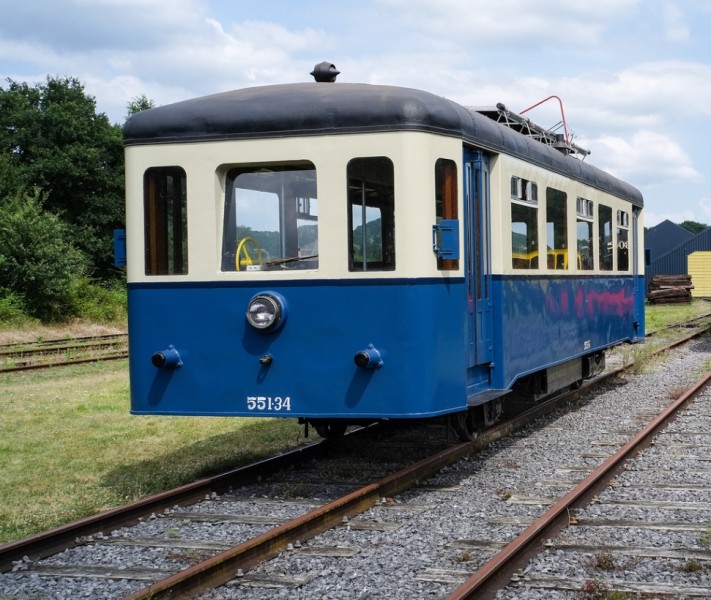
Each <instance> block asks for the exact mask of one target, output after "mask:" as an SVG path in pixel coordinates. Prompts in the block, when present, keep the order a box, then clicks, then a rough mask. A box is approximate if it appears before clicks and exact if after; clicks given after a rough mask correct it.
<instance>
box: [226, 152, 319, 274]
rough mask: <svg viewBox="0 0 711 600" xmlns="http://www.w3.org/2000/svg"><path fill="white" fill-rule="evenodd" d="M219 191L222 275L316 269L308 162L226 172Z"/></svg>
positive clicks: (313, 181) (312, 176)
mask: <svg viewBox="0 0 711 600" xmlns="http://www.w3.org/2000/svg"><path fill="white" fill-rule="evenodd" d="M225 190H226V191H225V213H224V224H223V233H222V270H223V271H267V270H279V271H281V270H284V269H316V268H317V267H318V200H317V195H316V169H315V168H314V165H313V164H312V163H310V162H307V161H303V162H297V163H291V164H286V165H285V164H279V165H274V164H269V163H265V164H260V165H252V166H249V167H240V168H236V169H232V170H231V171H229V172H228V173H227V185H226V186H225Z"/></svg>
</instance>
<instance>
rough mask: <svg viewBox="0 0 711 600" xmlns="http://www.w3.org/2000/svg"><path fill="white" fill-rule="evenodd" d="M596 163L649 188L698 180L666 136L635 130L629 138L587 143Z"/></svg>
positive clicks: (687, 159)
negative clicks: (591, 149) (593, 148)
mask: <svg viewBox="0 0 711 600" xmlns="http://www.w3.org/2000/svg"><path fill="white" fill-rule="evenodd" d="M590 146H591V147H595V148H597V150H595V152H594V155H595V156H596V157H597V158H596V164H597V165H598V166H600V167H601V168H603V169H605V170H606V171H608V172H609V173H612V174H613V175H615V176H616V177H619V178H620V179H624V180H628V181H636V182H638V185H640V186H653V185H658V184H660V183H662V182H667V181H687V182H700V181H702V179H703V178H702V176H701V174H700V173H699V172H698V171H697V170H696V169H695V168H694V166H693V163H692V160H691V158H690V157H689V156H688V154H687V153H686V152H685V151H684V149H683V148H682V147H681V146H680V145H679V144H677V143H676V142H675V141H674V140H672V139H671V138H669V137H668V136H666V135H663V134H660V133H657V132H655V131H639V132H637V133H635V134H634V135H633V136H632V137H631V138H621V137H615V136H611V135H604V136H602V137H600V138H597V139H594V140H591V143H590Z"/></svg>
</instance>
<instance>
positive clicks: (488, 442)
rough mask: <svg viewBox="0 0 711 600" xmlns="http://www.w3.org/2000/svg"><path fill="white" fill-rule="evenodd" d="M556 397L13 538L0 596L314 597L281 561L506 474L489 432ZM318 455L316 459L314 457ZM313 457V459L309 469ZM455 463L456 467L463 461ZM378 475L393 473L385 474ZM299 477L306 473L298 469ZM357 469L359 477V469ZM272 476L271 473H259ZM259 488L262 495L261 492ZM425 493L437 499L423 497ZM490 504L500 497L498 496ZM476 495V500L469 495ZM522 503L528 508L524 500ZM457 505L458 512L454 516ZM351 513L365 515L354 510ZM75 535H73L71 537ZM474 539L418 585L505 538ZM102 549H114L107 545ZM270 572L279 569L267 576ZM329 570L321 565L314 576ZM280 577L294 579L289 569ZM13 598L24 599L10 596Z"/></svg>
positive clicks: (306, 581) (344, 549)
mask: <svg viewBox="0 0 711 600" xmlns="http://www.w3.org/2000/svg"><path fill="white" fill-rule="evenodd" d="M613 376H614V375H613ZM601 383H602V380H598V381H597V382H596V384H597V385H601ZM565 402H570V398H568V399H559V400H558V401H557V404H556V403H553V402H551V403H546V404H543V405H540V406H537V407H536V408H535V409H532V411H530V412H529V413H528V414H525V415H521V416H519V417H517V418H516V419H514V420H511V421H509V422H507V423H505V424H502V425H500V426H499V427H497V428H495V429H493V430H491V431H489V432H487V433H486V434H484V435H483V436H481V438H479V439H477V440H475V442H473V443H472V444H456V445H448V446H447V447H446V448H443V449H439V451H438V452H437V453H434V450H435V448H434V446H436V445H437V444H432V443H431V439H434V438H438V439H439V440H440V441H441V440H443V439H444V438H445V436H444V432H443V431H442V429H441V426H439V430H437V426H435V430H434V432H436V433H431V434H429V435H426V436H425V438H424V439H423V438H421V437H419V438H417V439H414V440H409V441H408V436H410V435H412V433H411V432H407V431H406V432H405V433H404V434H403V435H404V438H403V437H402V436H401V437H400V438H399V439H396V440H394V441H393V442H389V443H390V446H389V448H388V446H387V445H386V444H385V442H384V441H382V440H379V439H378V438H377V436H376V437H375V438H371V440H370V441H369V442H368V443H367V444H365V445H364V446H365V447H366V448H368V449H369V452H370V454H368V455H367V456H368V458H367V460H365V461H364V460H363V459H362V458H359V459H354V458H353V457H350V458H349V457H347V456H343V455H341V454H338V455H336V456H334V457H332V458H333V459H334V460H331V461H330V462H324V459H323V453H324V452H331V453H333V452H334V450H333V448H332V447H329V446H328V445H326V444H319V445H316V446H314V449H308V450H304V451H301V452H303V454H302V455H301V456H300V457H299V459H298V465H301V466H293V465H292V466H290V467H287V468H286V470H281V471H280V473H281V474H280V475H278V476H275V475H271V476H270V475H269V473H270V472H271V471H272V468H273V469H283V468H284V467H283V463H282V465H281V466H277V465H273V466H270V465H267V464H266V463H262V464H261V465H258V466H257V467H255V468H254V469H253V470H252V471H251V472H250V471H240V472H233V473H231V474H226V475H224V476H221V477H220V478H216V479H215V480H213V481H207V480H206V481H205V482H199V483H198V484H192V485H191V486H185V488H184V489H182V491H181V492H180V495H179V496H176V497H173V496H171V494H169V493H166V494H162V495H159V496H160V497H154V498H152V499H147V500H144V501H143V503H142V506H139V507H133V508H131V507H127V508H126V509H118V510H116V511H110V512H111V514H107V515H106V517H107V518H108V520H105V519H104V518H103V517H101V516H100V517H96V518H94V519H88V520H85V522H80V523H79V524H77V525H78V526H76V527H75V526H67V527H66V528H61V531H58V532H55V533H52V532H50V533H48V534H44V535H43V536H35V538H36V539H34V540H33V539H30V540H25V541H23V542H18V543H17V544H10V545H8V546H5V547H2V548H0V568H2V570H8V569H10V570H11V571H12V572H11V573H8V574H7V575H5V576H0V596H1V595H2V590H3V589H4V588H3V587H2V586H3V585H4V582H3V579H7V578H15V579H16V580H17V581H18V582H20V581H22V580H23V579H25V578H34V579H35V580H38V579H39V580H42V578H48V579H51V580H55V579H57V578H63V579H64V580H70V581H71V582H74V583H76V586H78V587H77V589H74V588H73V587H72V585H69V584H68V585H69V587H68V589H69V590H70V591H69V592H67V593H70V594H71V595H72V596H76V597H81V590H80V587H81V586H82V585H84V584H85V582H86V581H87V580H91V581H95V582H99V583H98V585H99V586H100V587H99V589H101V590H102V594H101V595H102V597H111V598H113V597H116V598H120V597H122V596H124V595H125V596H127V597H130V598H136V599H137V598H158V597H168V596H169V597H171V598H176V597H191V596H193V595H195V594H196V593H199V591H200V590H205V589H210V588H212V587H214V586H215V585H220V584H228V588H227V589H228V590H229V593H230V594H233V595H234V597H247V596H249V597H252V596H255V594H257V595H256V596H255V597H265V598H267V597H272V596H271V595H270V594H271V592H264V593H265V595H263V596H259V595H258V591H259V590H264V589H265V588H264V587H263V586H272V588H274V587H276V588H277V589H282V590H288V593H289V595H290V597H293V596H294V594H295V593H296V591H295V590H298V591H299V594H300V595H302V596H303V597H309V595H310V597H313V595H314V593H316V594H318V593H319V592H314V591H313V590H312V589H310V586H311V585H312V584H313V579H314V576H313V574H312V573H313V568H309V567H303V566H302V567H301V569H300V570H301V571H302V573H301V574H299V569H293V568H287V567H285V566H284V564H285V563H288V562H293V561H297V562H298V561H302V564H306V562H305V561H307V560H312V561H317V562H318V561H319V560H320V561H326V562H329V561H331V562H333V561H342V560H355V559H354V558H353V557H354V555H357V554H358V553H359V552H360V549H359V548H358V547H357V545H356V547H354V546H353V544H349V543H346V542H347V540H346V541H344V537H345V538H350V537H352V536H353V535H363V536H366V537H368V536H373V535H375V536H381V538H382V540H383V541H382V543H383V545H386V542H385V541H384V540H385V539H386V538H387V536H388V535H389V534H390V532H392V531H395V530H397V529H401V528H402V527H403V523H407V522H416V521H421V520H422V519H423V518H425V519H427V515H428V513H434V512H436V511H437V510H439V509H441V508H442V505H443V504H444V505H447V504H452V503H456V502H464V501H463V500H456V499H455V498H456V495H457V494H458V491H459V490H460V489H461V488H462V483H461V477H459V476H460V475H461V474H462V473H461V471H463V470H466V469H467V468H469V467H471V466H472V465H475V466H477V468H481V465H482V464H483V463H482V462H481V461H483V462H484V463H486V462H487V461H488V462H489V463H492V462H493V463H494V464H499V465H500V466H502V467H503V469H504V470H506V469H511V470H513V469H512V467H513V463H514V462H515V459H502V458H500V457H499V458H496V457H494V458H492V456H491V455H487V452H493V453H495V454H496V453H497V452H498V450H497V449H496V448H495V447H496V444H497V443H501V442H497V441H496V440H505V439H507V436H510V435H511V433H512V432H513V431H517V430H519V429H520V428H521V427H523V426H525V424H526V423H530V421H531V419H533V418H541V417H542V415H545V414H546V413H548V412H550V411H553V410H556V408H557V407H559V406H560V404H561V403H565ZM369 434H372V432H362V433H360V434H359V435H369ZM428 440H429V441H428ZM349 443H350V442H349ZM492 444H493V447H494V450H485V451H484V452H483V454H481V455H478V456H481V457H482V458H481V459H477V460H472V459H471V458H467V457H469V456H470V455H471V454H472V453H475V452H477V451H481V450H482V449H484V448H492ZM347 445H348V444H347ZM415 450H417V451H419V452H422V451H427V452H428V453H430V454H431V456H430V455H428V456H426V457H424V458H421V460H419V461H415V463H414V464H409V465H408V466H406V467H404V468H401V469H400V470H399V471H398V470H397V469H398V467H399V466H400V467H401V466H402V465H400V464H398V460H401V457H402V456H403V455H411V456H412V457H413V458H416V457H415V456H414V452H415ZM309 453H313V454H309ZM319 456H320V457H321V458H317V457H319ZM398 457H399V458H398ZM376 458H377V460H376ZM396 458H397V459H398V460H396ZM462 459H463V463H462ZM315 460H316V461H317V462H316V463H314V461H315ZM457 461H459V462H457ZM496 461H503V462H498V463H497V462H496ZM507 461H510V462H507ZM314 464H316V465H317V467H313V465H314ZM363 464H377V465H378V469H380V471H379V472H375V473H373V472H372V471H365V470H363V469H362V468H361V467H362V465H363ZM462 464H463V465H464V466H461V465H462ZM457 465H459V466H457ZM314 468H315V469H316V473H315V477H311V476H312V475H314V473H312V472H311V471H312V470H314ZM448 470H453V472H454V474H455V475H457V477H455V480H454V481H450V480H449V477H448V473H447V472H448ZM387 471H395V473H394V474H390V475H385V474H384V473H385V472H387ZM336 472H340V473H342V474H343V473H345V475H346V477H341V478H340V479H338V478H336V477H335V476H334V473H336ZM437 472H440V475H437V476H434V474H435V473H437ZM442 473H444V475H442ZM307 474H308V475H309V476H310V477H309V478H307V477H306V475H307ZM358 474H360V477H357V475H358ZM431 476H434V479H432V480H430V481H428V482H427V484H426V485H418V482H423V481H425V480H426V479H427V478H428V477H431ZM259 477H261V479H262V482H257V483H254V484H252V485H254V486H255V487H239V488H238V487H237V486H238V485H242V484H244V483H249V482H250V481H254V480H256V479H258V478H259ZM269 477H271V479H269V480H267V478H269ZM359 480H362V481H365V482H366V483H367V485H365V486H362V487H358V484H359V483H362V481H359ZM457 480H459V483H458V482H457ZM369 482H372V483H369ZM230 488H233V491H232V493H231V494H227V495H224V492H225V490H229V489H230ZM219 494H222V495H219ZM497 494H498V495H499V496H503V495H506V494H508V492H507V491H506V492H503V491H502V492H498V491H497ZM264 496H266V497H267V499H265V498H263V497H264ZM205 497H207V499H205V500H203V501H202V502H201V503H198V504H192V506H191V507H189V508H176V506H178V505H182V504H191V503H194V502H195V501H196V500H197V499H198V498H199V499H204V498H205ZM430 497H432V498H434V500H432V501H429V500H426V499H425V498H430ZM412 498H416V500H413V499H412ZM512 498H514V499H516V498H517V496H516V494H514V493H512V494H511V496H509V497H508V498H507V499H506V505H512V506H513V505H515V504H514V503H513V502H509V501H510V500H511V499H512ZM328 500H331V501H330V502H329V501H328ZM498 501H499V503H500V502H501V497H499V498H498ZM476 502H479V501H478V500H475V503H476ZM479 503H480V502H479ZM521 505H523V506H526V504H525V503H522V504H521ZM474 506H476V504H475V505H474ZM455 512H456V511H455ZM461 512H462V511H459V513H460V514H461ZM465 513H466V518H467V519H468V520H469V519H471V516H472V513H473V514H474V515H475V518H476V519H479V520H481V519H482V515H480V514H479V513H477V512H476V509H472V507H471V506H470V507H469V508H468V509H467V510H466V511H465ZM358 514H361V515H362V516H360V517H358V516H357V515H358ZM295 515H298V516H297V517H296V519H292V517H294V516H295ZM139 518H142V519H143V520H142V521H141V522H140V524H139V525H138V527H137V528H133V529H132V530H126V529H123V528H122V527H123V526H124V525H125V524H127V523H130V522H135V521H136V520H137V519H139ZM492 526H493V527H494V528H495V529H499V528H501V527H505V528H508V529H511V530H518V529H521V528H522V527H523V525H522V522H518V524H514V525H511V524H510V523H509V524H506V523H504V524H503V525H502V524H501V523H499V524H496V523H494V524H493V525H492ZM523 528H524V529H525V527H523ZM216 529H217V530H221V531H222V532H223V533H224V532H225V531H228V532H229V533H230V537H229V541H226V540H224V539H223V540H214V539H208V538H209V537H210V536H208V535H207V533H205V532H206V531H212V532H213V533H214V531H215V530H216ZM194 530H197V532H198V533H197V538H198V539H197V540H195V539H187V540H186V539H185V538H186V537H191V538H192V536H186V532H188V531H190V532H192V531H194ZM326 530H330V531H329V532H328V533H327V534H323V535H320V536H319V537H318V538H317V541H315V542H314V543H309V542H307V540H308V539H310V538H311V537H313V536H315V535H317V534H318V533H319V532H321V531H326ZM329 536H330V537H333V538H335V541H332V543H329V539H328V538H329ZM510 537H511V536H510ZM76 539H78V540H79V543H78V544H77V543H76V542H75V540H76ZM235 540H242V543H240V544H238V545H237V546H231V545H229V544H233V543H234V542H235ZM472 542H473V540H472V539H471V538H461V539H454V540H450V541H449V542H448V543H447V545H446V546H445V547H446V548H447V551H446V552H448V553H449V554H450V556H452V555H456V556H458V557H459V558H460V559H461V560H459V561H458V562H461V563H462V564H464V565H466V567H467V569H462V568H451V567H452V565H451V564H450V565H449V567H450V568H439V569H438V568H434V567H432V568H429V570H428V568H422V569H420V570H419V571H418V572H417V574H416V576H415V578H414V580H413V581H415V583H414V584H413V585H415V586H416V589H417V590H418V591H420V592H423V591H427V592H428V593H433V594H435V595H439V596H440V597H442V596H443V595H446V594H447V593H449V592H451V591H452V590H454V589H455V588H456V587H457V585H458V584H459V583H461V582H462V581H464V580H465V579H466V576H467V575H468V574H469V572H470V571H471V570H476V569H473V568H472V569H470V568H469V567H470V566H472V567H473V566H474V565H470V564H469V563H470V557H471V556H472V555H474V554H476V555H477V556H479V555H480V556H482V557H484V556H487V555H489V554H492V553H495V552H496V550H497V549H500V548H501V546H502V545H504V544H505V541H502V540H501V539H494V538H493V537H492V539H488V540H478V543H479V545H478V546H477V545H472ZM537 543H538V542H534V543H533V544H534V545H535V544H537ZM70 546H73V548H71V549H67V550H65V551H64V552H61V553H60V554H54V555H53V553H55V552H57V551H59V550H60V549H61V548H68V547H70ZM108 548H111V550H110V551H109V550H107V549H108ZM117 548H118V549H119V554H120V555H121V557H120V558H118V559H117V560H118V561H119V562H118V564H119V565H120V566H117V563H115V562H111V561H109V560H108V559H107V558H104V559H103V560H104V563H106V562H107V561H108V564H102V559H101V557H102V556H105V555H106V554H111V555H115V554H114V553H115V552H116V549H117ZM487 548H488V549H487ZM51 555H53V556H51ZM155 555H160V556H161V557H166V556H169V557H170V559H171V560H169V561H167V563H165V567H161V568H158V567H155V568H153V569H146V568H145V567H144V566H141V565H145V564H146V563H148V564H153V563H155V562H158V561H156V560H155ZM97 556H98V557H99V561H98V562H99V565H98V566H97V565H96V562H97V561H96V558H97ZM25 557H27V558H25ZM42 557H47V558H42ZM151 557H153V558H151ZM271 557H276V559H275V560H272V561H271V562H268V563H265V565H264V566H263V567H258V568H256V569H255V568H253V567H254V565H256V564H259V563H261V561H263V560H266V559H268V558H271ZM464 558H466V559H467V560H464ZM200 559H204V560H200ZM456 560H457V559H455V561H456ZM171 561H172V562H171ZM196 561H197V562H196ZM77 562H78V563H79V565H80V566H79V568H76V567H71V568H69V567H68V565H69V563H72V564H75V563H77ZM160 562H163V561H160ZM451 562H452V559H451V558H450V563H451ZM474 562H476V561H474ZM486 564H488V563H484V566H485V565H486ZM455 565H456V562H455ZM250 569H251V570H252V572H250ZM490 569H491V567H490ZM275 570H276V571H277V572H273V571H275ZM494 570H495V571H496V572H497V573H500V572H502V571H501V569H500V568H497V569H494ZM326 571H328V569H324V570H322V571H321V572H322V573H323V572H326ZM284 573H292V574H293V573H296V575H295V576H292V577H289V576H287V575H284ZM304 573H305V574H304ZM280 574H281V575H282V576H281V577H279V575H280ZM164 576H165V577H164ZM161 577H164V578H163V579H161ZM324 578H328V577H326V576H324ZM8 581H9V580H8ZM145 581H148V582H154V583H153V584H152V585H151V586H149V587H145V588H143V585H145V583H142V582H145ZM82 582H84V583H82ZM336 583H338V582H336ZM351 583H353V582H351ZM18 585H21V584H18ZM487 585H490V583H487ZM139 588H142V589H139ZM17 589H20V588H17ZM267 589H268V588H267ZM480 589H483V588H480ZM107 590H113V591H111V592H107ZM302 590H303V591H302ZM347 591H350V592H352V591H353V589H352V588H348V589H347ZM374 591H375V590H374ZM380 591H381V592H382V590H380ZM224 593H227V592H225V590H224V589H222V590H221V591H220V592H219V595H217V596H214V597H220V598H222V597H233V596H232V595H230V596H225V595H224ZM476 593H477V594H479V593H480V592H479V591H477V592H476ZM209 594H210V593H209V592H207V595H206V597H211V596H210V595H209ZM11 597H13V598H14V597H15V596H11ZM16 597H17V598H24V597H32V596H31V595H28V596H22V595H21V594H18V595H17V596H16ZM67 597H69V596H67ZM333 597H353V596H350V595H342V596H339V595H338V594H337V593H335V592H334V595H333ZM461 597H467V596H461ZM472 597H473V596H472ZM476 597H481V596H480V595H477V596H476Z"/></svg>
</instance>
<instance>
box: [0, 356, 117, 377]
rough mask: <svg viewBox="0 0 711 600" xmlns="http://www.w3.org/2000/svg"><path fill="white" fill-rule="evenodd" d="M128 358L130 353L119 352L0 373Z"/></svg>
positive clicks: (28, 366) (4, 369)
mask: <svg viewBox="0 0 711 600" xmlns="http://www.w3.org/2000/svg"><path fill="white" fill-rule="evenodd" d="M122 358H128V352H119V353H116V354H106V355H103V356H101V355H99V356H93V357H91V358H77V359H75V360H61V361H55V362H46V363H35V364H32V365H22V366H17V367H0V373H16V372H18V371H35V370H37V369H49V368H51V367H66V366H70V365H81V364H85V363H92V362H104V361H109V360H119V359H122Z"/></svg>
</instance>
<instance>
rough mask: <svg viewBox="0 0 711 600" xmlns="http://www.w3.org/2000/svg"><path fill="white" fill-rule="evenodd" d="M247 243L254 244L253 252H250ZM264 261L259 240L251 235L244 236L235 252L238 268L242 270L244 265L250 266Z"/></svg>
mask: <svg viewBox="0 0 711 600" xmlns="http://www.w3.org/2000/svg"><path fill="white" fill-rule="evenodd" d="M247 245H250V246H252V252H250V250H249V248H248V247H247ZM263 262H264V254H263V253H262V249H261V248H260V247H259V244H258V243H257V240H255V239H254V238H252V237H249V236H248V237H244V238H242V239H241V240H240V242H239V244H238V245H237V252H236V253H235V266H236V267H237V270H238V271H241V270H242V267H250V266H252V265H255V264H260V265H261V264H262V263H263Z"/></svg>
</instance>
